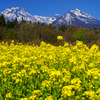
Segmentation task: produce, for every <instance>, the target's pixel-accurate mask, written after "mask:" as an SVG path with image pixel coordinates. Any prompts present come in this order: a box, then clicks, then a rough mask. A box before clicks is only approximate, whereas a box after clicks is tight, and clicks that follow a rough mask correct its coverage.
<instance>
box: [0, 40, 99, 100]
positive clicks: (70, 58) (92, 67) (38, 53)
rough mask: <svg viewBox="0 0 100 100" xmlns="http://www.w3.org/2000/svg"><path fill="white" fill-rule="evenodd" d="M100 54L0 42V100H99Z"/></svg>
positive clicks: (75, 48) (79, 43) (93, 50)
mask: <svg viewBox="0 0 100 100" xmlns="http://www.w3.org/2000/svg"><path fill="white" fill-rule="evenodd" d="M99 63H100V51H99V48H98V46H97V45H95V44H94V45H92V47H91V48H90V49H89V48H88V47H87V46H86V45H85V44H83V42H82V41H78V40H77V41H76V45H75V46H72V45H70V47H69V44H68V43H67V42H65V44H64V46H60V45H59V46H53V45H51V44H46V43H45V42H43V41H42V42H41V44H40V46H34V44H33V45H32V46H29V45H27V44H25V45H23V44H22V43H17V44H16V45H14V41H12V43H11V44H10V46H8V43H4V42H2V43H0V100H100V88H99V87H100V86H99V82H100V64H99Z"/></svg>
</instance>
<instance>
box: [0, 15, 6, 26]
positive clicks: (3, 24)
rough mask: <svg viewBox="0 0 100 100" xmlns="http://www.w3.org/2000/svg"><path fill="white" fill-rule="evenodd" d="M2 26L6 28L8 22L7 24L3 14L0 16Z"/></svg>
mask: <svg viewBox="0 0 100 100" xmlns="http://www.w3.org/2000/svg"><path fill="white" fill-rule="evenodd" d="M0 26H3V27H5V26H6V22H5V18H4V16H3V14H2V15H1V16H0Z"/></svg>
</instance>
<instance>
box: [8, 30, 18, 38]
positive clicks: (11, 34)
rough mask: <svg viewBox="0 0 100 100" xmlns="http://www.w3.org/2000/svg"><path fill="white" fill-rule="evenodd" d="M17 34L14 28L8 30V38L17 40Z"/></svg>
mask: <svg viewBox="0 0 100 100" xmlns="http://www.w3.org/2000/svg"><path fill="white" fill-rule="evenodd" d="M16 35H17V34H16V32H14V31H13V30H12V29H9V31H8V32H7V39H12V40H15V39H16Z"/></svg>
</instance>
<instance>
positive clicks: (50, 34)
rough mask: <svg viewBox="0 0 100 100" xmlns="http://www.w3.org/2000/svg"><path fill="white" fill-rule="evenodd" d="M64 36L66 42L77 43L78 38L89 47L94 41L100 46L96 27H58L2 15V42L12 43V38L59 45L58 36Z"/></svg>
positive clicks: (20, 40)
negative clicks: (12, 18) (12, 19)
mask: <svg viewBox="0 0 100 100" xmlns="http://www.w3.org/2000/svg"><path fill="white" fill-rule="evenodd" d="M59 35H61V36H63V38H64V41H63V42H62V44H61V45H64V43H65V42H68V43H71V44H72V45H75V42H76V40H80V41H83V43H85V44H87V45H88V46H89V47H90V46H91V45H93V44H94V43H95V44H97V45H98V46H100V30H97V29H96V28H94V29H93V30H90V29H88V28H87V27H84V28H78V27H77V26H75V25H73V24H72V25H69V26H68V27H65V26H63V25H62V26H61V27H60V28H59V29H57V28H56V27H55V26H53V25H51V24H49V25H48V26H47V25H44V23H42V24H40V23H39V22H38V23H32V22H29V23H28V22H26V21H24V20H23V18H22V21H21V22H20V23H18V21H17V18H16V19H15V20H14V21H12V22H11V21H9V20H8V21H7V22H5V18H4V16H3V15H1V16H0V42H2V41H4V42H8V43H9V44H10V43H11V40H14V41H15V44H16V43H17V42H21V43H23V44H26V43H28V44H29V45H32V44H35V45H40V43H41V41H44V42H46V43H50V44H52V45H55V46H58V45H59V42H58V41H57V36H59Z"/></svg>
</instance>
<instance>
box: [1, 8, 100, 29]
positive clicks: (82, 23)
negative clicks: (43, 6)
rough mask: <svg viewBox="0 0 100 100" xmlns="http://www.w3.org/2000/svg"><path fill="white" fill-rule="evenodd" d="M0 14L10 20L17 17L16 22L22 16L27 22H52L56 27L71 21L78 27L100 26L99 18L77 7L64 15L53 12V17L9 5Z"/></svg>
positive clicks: (91, 27) (66, 24) (68, 23)
mask: <svg viewBox="0 0 100 100" xmlns="http://www.w3.org/2000/svg"><path fill="white" fill-rule="evenodd" d="M1 14H3V15H4V17H5V20H6V21H7V20H8V19H9V20H10V21H13V20H15V18H16V17H17V20H18V22H20V21H21V20H22V17H23V19H24V20H25V21H27V22H29V21H31V22H40V23H44V24H47V25H48V24H53V25H55V26H56V27H57V28H59V27H60V26H61V25H65V26H66V27H67V26H68V25H70V24H72V23H74V24H75V25H77V26H78V27H88V28H90V29H93V28H94V27H96V28H97V29H99V28H100V20H98V19H96V18H95V17H93V16H91V15H89V14H87V13H85V12H83V11H81V10H79V9H77V8H76V9H74V10H70V11H69V12H68V13H65V14H64V15H60V14H55V15H54V16H53V17H43V16H38V15H31V14H30V13H28V12H27V11H26V10H25V9H24V8H22V7H9V8H7V9H6V10H4V11H2V12H1Z"/></svg>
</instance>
